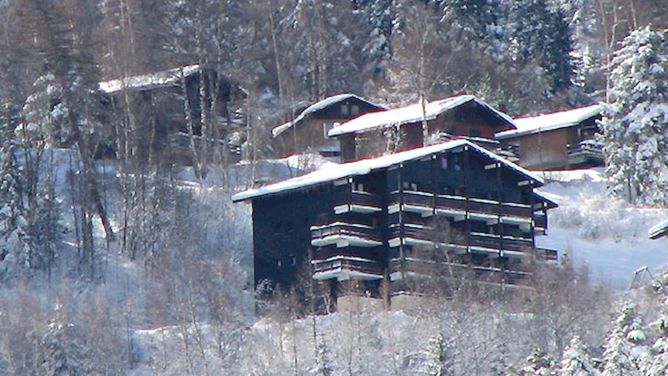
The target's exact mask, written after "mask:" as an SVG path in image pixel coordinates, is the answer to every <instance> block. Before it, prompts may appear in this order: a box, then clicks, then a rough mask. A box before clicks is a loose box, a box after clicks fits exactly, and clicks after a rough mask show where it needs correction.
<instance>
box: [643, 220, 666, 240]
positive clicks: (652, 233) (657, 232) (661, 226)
mask: <svg viewBox="0 0 668 376" xmlns="http://www.w3.org/2000/svg"><path fill="white" fill-rule="evenodd" d="M647 235H648V236H649V238H650V239H652V240H656V239H660V238H663V237H668V219H667V220H665V221H662V222H660V223H657V224H656V225H654V226H652V228H650V229H649V231H648V233H647Z"/></svg>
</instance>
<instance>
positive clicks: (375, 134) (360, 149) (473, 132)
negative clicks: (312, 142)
mask: <svg viewBox="0 0 668 376" xmlns="http://www.w3.org/2000/svg"><path fill="white" fill-rule="evenodd" d="M399 110H401V109H399ZM389 111H393V110H389ZM358 120H362V119H358ZM392 121H400V119H395V118H393V117H392V116H389V117H388V123H387V124H382V125H380V126H377V127H370V128H369V129H364V130H359V131H354V132H348V133H345V134H340V135H337V136H336V137H337V138H338V139H339V140H340V143H341V159H342V161H344V162H349V161H354V160H359V159H363V158H370V157H375V156H379V155H382V154H386V153H387V152H397V151H402V150H409V149H414V148H417V147H421V146H424V145H425V142H424V132H423V122H422V120H421V119H419V120H410V121H408V122H402V123H400V124H398V125H393V124H392V123H391V122H392ZM426 122H427V133H428V137H429V139H430V140H431V142H432V143H433V142H438V141H443V139H454V138H465V139H469V140H470V141H472V142H475V143H477V144H479V145H481V146H483V147H485V148H487V149H489V150H495V149H496V148H497V147H498V145H499V143H498V142H497V141H496V139H495V134H496V133H498V132H501V131H504V130H509V129H514V128H515V126H514V125H513V123H512V121H511V120H509V118H507V117H504V116H500V113H499V112H498V111H495V110H492V109H491V108H490V107H489V106H488V105H486V104H483V103H482V102H480V101H478V100H477V99H475V98H474V97H471V99H470V100H468V101H464V102H463V103H461V104H458V105H457V106H454V107H453V108H449V109H447V110H443V111H442V112H441V113H438V114H435V115H433V116H429V117H428V120H427V121H426Z"/></svg>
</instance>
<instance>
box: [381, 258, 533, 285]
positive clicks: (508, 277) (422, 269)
mask: <svg viewBox="0 0 668 376" xmlns="http://www.w3.org/2000/svg"><path fill="white" fill-rule="evenodd" d="M402 270H403V271H404V272H406V273H408V274H418V275H420V274H434V273H437V274H438V275H441V276H443V277H445V278H455V279H461V280H474V281H480V282H488V283H498V284H501V283H503V284H509V285H517V286H530V285H531V283H532V277H533V274H532V273H530V272H526V271H521V270H508V269H501V268H498V267H492V266H476V265H467V264H459V263H452V262H431V261H429V260H421V259H415V258H410V259H406V260H405V261H404V262H403V263H402V261H401V260H399V259H392V260H390V275H391V276H394V278H393V279H398V278H399V276H400V275H401V271H402Z"/></svg>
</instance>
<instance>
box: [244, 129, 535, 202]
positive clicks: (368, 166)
mask: <svg viewBox="0 0 668 376" xmlns="http://www.w3.org/2000/svg"><path fill="white" fill-rule="evenodd" d="M464 146H468V147H470V148H472V149H474V150H476V151H477V152H479V153H480V154H484V155H486V156H488V157H489V158H491V159H493V160H496V161H498V162H501V163H502V164H503V165H505V166H506V167H509V168H511V169H512V170H514V171H516V172H517V173H518V174H521V175H523V176H525V177H526V178H528V179H530V180H533V181H535V182H536V183H538V184H539V185H542V184H543V180H542V179H541V178H540V177H538V176H537V175H534V174H533V173H531V172H529V171H527V170H525V169H524V168H522V167H520V166H518V165H516V164H514V163H512V162H508V161H507V160H505V159H503V158H501V157H499V156H497V155H496V154H494V153H492V152H490V151H487V150H486V149H484V148H482V147H480V146H478V145H476V144H473V143H471V142H469V141H466V140H453V141H448V142H444V143H440V144H435V145H430V146H425V147H421V148H417V149H412V150H407V151H403V152H400V153H396V154H389V155H385V156H382V157H378V158H371V159H364V160H361V161H356V162H350V163H343V164H340V165H334V166H328V167H325V168H322V169H320V170H316V171H314V172H311V173H310V174H306V175H303V176H298V177H296V178H292V179H288V180H284V181H282V182H278V183H275V184H270V185H267V186H264V187H260V188H255V189H250V190H247V191H245V192H240V193H237V194H235V195H234V196H232V201H234V202H237V201H244V200H248V199H253V198H256V197H261V196H265V195H271V194H277V193H283V192H287V191H291V190H296V189H301V188H306V187H310V186H313V185H317V184H322V183H327V182H331V181H334V180H338V179H341V178H346V177H351V176H357V175H366V174H368V173H370V172H372V171H374V170H379V169H383V168H388V167H390V166H395V165H399V164H401V163H404V162H407V161H411V160H415V159H420V158H423V157H426V156H429V155H432V154H436V153H441V152H444V151H447V150H452V149H456V148H459V147H464Z"/></svg>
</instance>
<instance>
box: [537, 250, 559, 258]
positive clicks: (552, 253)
mask: <svg viewBox="0 0 668 376" xmlns="http://www.w3.org/2000/svg"><path fill="white" fill-rule="evenodd" d="M536 257H538V258H539V259H542V260H545V261H557V259H558V257H559V253H558V252H557V250H556V249H549V248H536Z"/></svg>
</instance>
